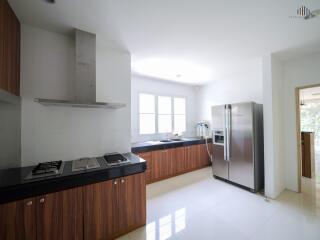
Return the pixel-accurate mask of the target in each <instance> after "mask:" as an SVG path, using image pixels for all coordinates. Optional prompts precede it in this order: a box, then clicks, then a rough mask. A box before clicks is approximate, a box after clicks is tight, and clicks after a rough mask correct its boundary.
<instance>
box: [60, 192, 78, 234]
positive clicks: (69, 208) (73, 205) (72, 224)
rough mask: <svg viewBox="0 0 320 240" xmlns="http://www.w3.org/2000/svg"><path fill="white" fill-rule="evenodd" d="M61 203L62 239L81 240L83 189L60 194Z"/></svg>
mask: <svg viewBox="0 0 320 240" xmlns="http://www.w3.org/2000/svg"><path fill="white" fill-rule="evenodd" d="M61 194H62V199H63V201H62V203H63V216H62V217H63V221H62V222H63V231H62V234H63V239H64V240H69V239H70V240H71V239H74V240H82V239H83V187H78V188H72V189H69V190H65V191H62V192H61Z"/></svg>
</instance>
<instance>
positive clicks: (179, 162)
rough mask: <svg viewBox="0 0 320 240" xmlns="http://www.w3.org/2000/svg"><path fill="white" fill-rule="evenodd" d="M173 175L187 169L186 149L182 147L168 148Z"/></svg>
mask: <svg viewBox="0 0 320 240" xmlns="http://www.w3.org/2000/svg"><path fill="white" fill-rule="evenodd" d="M170 153H171V161H172V171H173V175H176V174H179V173H182V172H184V171H186V169H187V162H186V151H185V148H184V147H179V148H174V149H170Z"/></svg>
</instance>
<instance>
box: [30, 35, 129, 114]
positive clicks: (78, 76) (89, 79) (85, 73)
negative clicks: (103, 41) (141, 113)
mask: <svg viewBox="0 0 320 240" xmlns="http://www.w3.org/2000/svg"><path fill="white" fill-rule="evenodd" d="M75 50H76V56H75V84H74V90H75V99H74V100H59V99H44V98H36V99H35V101H36V102H39V103H40V104H42V105H45V106H70V107H84V108H121V107H125V106H126V104H124V103H107V102H97V101H96V35H95V34H92V33H88V32H85V31H82V30H79V29H76V30H75Z"/></svg>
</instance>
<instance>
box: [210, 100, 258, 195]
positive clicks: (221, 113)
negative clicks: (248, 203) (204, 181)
mask: <svg viewBox="0 0 320 240" xmlns="http://www.w3.org/2000/svg"><path fill="white" fill-rule="evenodd" d="M212 144H213V164H212V168H213V175H214V177H216V178H220V179H224V180H227V181H230V182H232V183H235V184H237V185H240V186H243V187H245V188H247V189H249V190H251V191H253V192H257V191H259V190H261V189H262V188H263V187H264V153H263V110H262V105H261V104H257V103H254V102H246V103H236V104H226V105H220V106H213V107H212Z"/></svg>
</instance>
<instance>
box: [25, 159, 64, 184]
mask: <svg viewBox="0 0 320 240" xmlns="http://www.w3.org/2000/svg"><path fill="white" fill-rule="evenodd" d="M63 168H64V162H62V161H61V160H60V161H52V162H44V163H39V164H38V165H37V166H35V167H34V168H33V169H32V171H31V172H30V173H29V174H28V176H27V177H26V178H25V179H33V178H40V177H48V176H55V175H59V174H61V173H62V171H63Z"/></svg>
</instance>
